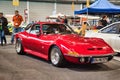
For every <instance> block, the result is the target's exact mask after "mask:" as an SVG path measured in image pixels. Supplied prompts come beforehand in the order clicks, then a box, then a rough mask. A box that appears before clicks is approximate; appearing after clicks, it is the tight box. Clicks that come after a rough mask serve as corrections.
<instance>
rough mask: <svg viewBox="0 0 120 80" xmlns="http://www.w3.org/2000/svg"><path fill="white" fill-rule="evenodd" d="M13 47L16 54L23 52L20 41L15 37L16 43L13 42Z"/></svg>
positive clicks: (22, 53)
mask: <svg viewBox="0 0 120 80" xmlns="http://www.w3.org/2000/svg"><path fill="white" fill-rule="evenodd" d="M15 49H16V52H17V54H20V55H24V54H25V52H24V49H23V46H22V41H21V40H20V39H17V41H16V44H15Z"/></svg>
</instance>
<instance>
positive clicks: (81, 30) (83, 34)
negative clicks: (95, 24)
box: [79, 22, 88, 37]
mask: <svg viewBox="0 0 120 80" xmlns="http://www.w3.org/2000/svg"><path fill="white" fill-rule="evenodd" d="M87 25H88V23H87V22H83V23H82V27H81V29H80V33H79V34H80V35H81V36H82V37H84V36H85V33H86V30H87Z"/></svg>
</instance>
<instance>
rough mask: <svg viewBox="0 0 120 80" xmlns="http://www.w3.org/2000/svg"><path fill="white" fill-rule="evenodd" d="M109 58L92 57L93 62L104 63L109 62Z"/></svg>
mask: <svg viewBox="0 0 120 80" xmlns="http://www.w3.org/2000/svg"><path fill="white" fill-rule="evenodd" d="M107 61H108V58H107V57H104V58H92V63H104V62H107Z"/></svg>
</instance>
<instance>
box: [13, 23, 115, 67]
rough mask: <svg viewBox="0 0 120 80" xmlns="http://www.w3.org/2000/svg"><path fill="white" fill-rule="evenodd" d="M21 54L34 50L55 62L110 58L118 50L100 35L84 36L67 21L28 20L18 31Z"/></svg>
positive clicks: (33, 51) (97, 61)
mask: <svg viewBox="0 0 120 80" xmlns="http://www.w3.org/2000/svg"><path fill="white" fill-rule="evenodd" d="M15 48H16V51H17V53H18V54H25V53H27V54H32V55H35V56H38V57H41V58H44V59H46V60H50V61H51V63H52V64H53V65H54V66H62V65H63V64H64V63H65V62H66V61H68V62H72V63H78V64H87V63H88V64H94V63H104V62H108V61H110V60H111V59H112V58H113V55H114V54H115V53H114V51H113V49H112V48H111V47H110V46H109V45H108V44H107V43H106V42H104V40H102V39H100V38H88V37H81V36H80V35H77V34H75V32H74V31H73V30H72V28H70V27H69V26H68V25H65V24H62V23H55V22H39V23H34V24H29V25H28V26H27V27H26V28H25V31H23V32H20V33H18V34H16V46H15Z"/></svg>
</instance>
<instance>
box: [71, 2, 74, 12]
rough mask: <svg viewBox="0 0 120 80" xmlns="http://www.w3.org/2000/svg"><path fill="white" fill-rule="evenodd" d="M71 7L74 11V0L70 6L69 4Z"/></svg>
mask: <svg viewBox="0 0 120 80" xmlns="http://www.w3.org/2000/svg"><path fill="white" fill-rule="evenodd" d="M71 8H72V11H74V9H75V4H74V1H73V2H72V6H71Z"/></svg>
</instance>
